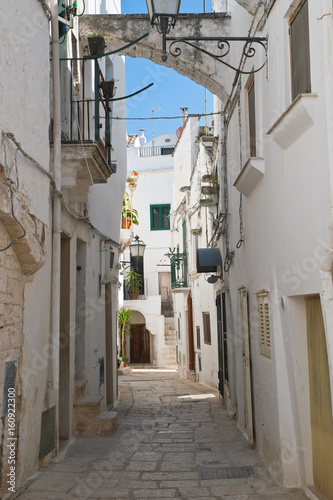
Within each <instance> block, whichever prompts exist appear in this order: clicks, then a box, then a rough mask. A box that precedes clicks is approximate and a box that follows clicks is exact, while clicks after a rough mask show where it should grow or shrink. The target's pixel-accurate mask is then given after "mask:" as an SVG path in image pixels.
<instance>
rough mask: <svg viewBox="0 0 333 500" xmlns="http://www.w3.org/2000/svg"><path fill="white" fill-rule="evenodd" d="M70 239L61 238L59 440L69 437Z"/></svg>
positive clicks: (63, 236)
mask: <svg viewBox="0 0 333 500" xmlns="http://www.w3.org/2000/svg"><path fill="white" fill-rule="evenodd" d="M70 242H71V241H70V239H69V238H67V237H66V236H65V235H62V237H61V271H60V343H59V439H60V440H67V439H69V436H70V411H69V372H70V370H69V364H70V344H69V341H70V329H69V328H70Z"/></svg>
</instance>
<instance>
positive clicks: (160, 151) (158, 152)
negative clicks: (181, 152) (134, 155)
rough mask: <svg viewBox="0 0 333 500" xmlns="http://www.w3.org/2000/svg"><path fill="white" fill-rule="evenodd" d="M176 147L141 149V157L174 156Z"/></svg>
mask: <svg viewBox="0 0 333 500" xmlns="http://www.w3.org/2000/svg"><path fill="white" fill-rule="evenodd" d="M174 149H175V146H153V147H144V146H143V147H141V148H140V149H139V156H140V157H144V156H164V155H172V153H173V152H174Z"/></svg>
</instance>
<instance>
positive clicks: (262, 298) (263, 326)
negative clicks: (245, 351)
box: [257, 292, 271, 358]
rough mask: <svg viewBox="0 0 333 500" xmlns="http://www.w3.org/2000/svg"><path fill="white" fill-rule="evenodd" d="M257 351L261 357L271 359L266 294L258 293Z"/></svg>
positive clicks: (267, 299)
mask: <svg viewBox="0 0 333 500" xmlns="http://www.w3.org/2000/svg"><path fill="white" fill-rule="evenodd" d="M257 300H258V313H259V349H260V353H261V354H262V355H263V356H267V357H268V358H270V357H271V328H270V322H269V298H268V292H263V293H258V295H257Z"/></svg>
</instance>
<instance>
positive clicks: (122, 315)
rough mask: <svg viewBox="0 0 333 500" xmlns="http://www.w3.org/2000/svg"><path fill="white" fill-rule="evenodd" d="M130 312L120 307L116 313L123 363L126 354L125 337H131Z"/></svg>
mask: <svg viewBox="0 0 333 500" xmlns="http://www.w3.org/2000/svg"><path fill="white" fill-rule="evenodd" d="M131 326H132V323H131V310H130V309H126V307H122V308H121V309H119V311H118V327H119V330H120V337H121V353H122V354H123V361H124V356H125V353H126V335H128V336H129V337H131V335H132V333H131Z"/></svg>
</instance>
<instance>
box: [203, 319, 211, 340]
mask: <svg viewBox="0 0 333 500" xmlns="http://www.w3.org/2000/svg"><path fill="white" fill-rule="evenodd" d="M202 321H203V329H204V342H205V344H211V343H212V339H211V335H210V315H209V312H204V313H202Z"/></svg>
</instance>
